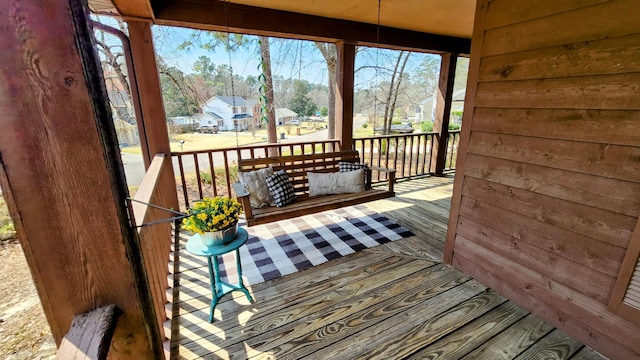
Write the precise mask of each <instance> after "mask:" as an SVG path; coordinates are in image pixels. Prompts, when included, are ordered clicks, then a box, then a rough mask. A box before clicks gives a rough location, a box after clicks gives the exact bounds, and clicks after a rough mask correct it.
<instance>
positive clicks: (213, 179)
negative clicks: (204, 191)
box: [207, 151, 218, 196]
mask: <svg viewBox="0 0 640 360" xmlns="http://www.w3.org/2000/svg"><path fill="white" fill-rule="evenodd" d="M207 154H208V155H209V171H211V187H212V189H213V196H218V186H217V185H216V168H215V166H213V153H212V152H211V151H209V152H207Z"/></svg>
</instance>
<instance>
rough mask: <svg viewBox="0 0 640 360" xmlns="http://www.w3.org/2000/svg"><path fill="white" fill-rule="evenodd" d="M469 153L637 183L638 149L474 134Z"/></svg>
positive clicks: (638, 177)
mask: <svg viewBox="0 0 640 360" xmlns="http://www.w3.org/2000/svg"><path fill="white" fill-rule="evenodd" d="M469 153H473V154H477V155H483V156H487V157H494V158H499V159H505V160H512V161H517V162H520V163H526V164H534V165H540V166H546V167H552V168H556V169H562V170H566V171H573V172H578V173H583V174H592V175H597V176H600V177H603V178H612V179H617V180H625V181H631V182H635V183H640V146H617V145H611V144H596V143H587V142H578V141H566V140H555V139H545V138H533V137H530V136H514V135H506V134H493V133H484V132H479V131H474V132H473V134H472V135H471V145H470V146H469Z"/></svg>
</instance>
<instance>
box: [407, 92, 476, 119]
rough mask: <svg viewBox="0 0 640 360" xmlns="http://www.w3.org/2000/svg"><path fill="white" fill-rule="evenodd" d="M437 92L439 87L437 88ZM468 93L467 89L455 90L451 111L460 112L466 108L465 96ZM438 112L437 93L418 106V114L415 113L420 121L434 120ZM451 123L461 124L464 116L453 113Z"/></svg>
mask: <svg viewBox="0 0 640 360" xmlns="http://www.w3.org/2000/svg"><path fill="white" fill-rule="evenodd" d="M436 93H437V89H436ZM465 94H466V89H465V88H462V89H458V90H454V92H453V96H452V99H451V112H454V111H456V112H458V111H462V110H463V109H464V98H465ZM435 113H436V94H435V93H434V95H433V96H430V97H428V98H426V99H425V100H424V101H422V102H421V103H420V104H419V105H418V106H417V107H416V114H415V115H414V117H415V119H416V122H418V123H420V122H423V121H430V122H433V119H434V118H435ZM451 123H452V124H456V125H460V124H462V116H460V115H452V116H451Z"/></svg>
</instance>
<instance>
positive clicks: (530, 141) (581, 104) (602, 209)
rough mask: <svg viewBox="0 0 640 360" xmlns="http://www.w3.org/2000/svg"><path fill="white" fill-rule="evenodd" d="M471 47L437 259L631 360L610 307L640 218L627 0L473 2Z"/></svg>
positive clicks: (635, 352)
mask: <svg viewBox="0 0 640 360" xmlns="http://www.w3.org/2000/svg"><path fill="white" fill-rule="evenodd" d="M471 49H472V50H471V64H470V68H469V82H468V85H467V94H468V96H467V99H468V101H467V103H466V104H465V112H464V118H463V129H462V132H461V133H462V138H461V143H460V152H459V154H458V162H457V164H456V168H457V169H456V181H455V183H454V195H453V198H452V207H451V214H450V219H449V229H448V231H447V244H446V246H445V256H444V257H445V260H446V261H451V262H452V263H453V264H454V265H456V266H458V267H460V268H461V269H463V270H464V271H465V272H467V273H468V274H469V275H471V276H473V277H474V278H476V279H478V280H480V281H481V282H483V283H484V284H485V285H488V286H491V287H493V288H494V289H495V290H497V291H499V292H501V293H502V294H503V295H505V296H507V297H509V298H511V299H512V300H515V301H516V302H518V303H519V304H521V305H523V306H525V307H526V308H528V309H529V310H531V311H532V312H533V313H535V314H536V315H538V316H541V317H542V318H544V319H545V320H547V321H549V322H551V323H553V324H554V325H555V326H557V327H559V328H561V329H562V330H564V331H566V332H568V333H569V334H571V335H572V336H574V337H576V338H578V339H579V340H580V341H583V342H584V343H586V344H588V345H590V346H592V347H594V348H595V349H597V350H598V351H600V352H602V353H603V354H605V355H607V356H609V357H611V358H616V359H618V358H619V359H631V358H640V343H638V341H637V334H638V333H640V326H638V324H633V323H631V322H629V321H628V320H627V317H625V315H623V313H622V312H619V313H618V312H616V309H615V308H614V307H611V299H612V296H619V294H620V293H621V292H620V290H619V288H620V287H621V285H620V284H621V281H620V277H621V275H620V274H621V272H626V273H628V269H627V268H628V266H626V265H625V266H626V267H625V268H623V261H624V259H625V257H627V258H628V257H629V256H628V251H629V250H628V249H629V247H630V243H631V238H632V236H633V234H634V229H635V227H636V224H637V222H638V217H639V215H640V126H638V124H640V101H639V100H638V94H640V8H638V4H637V1H631V0H612V1H599V0H592V1H573V0H569V1H562V2H556V1H551V0H542V1H539V2H531V1H525V0H513V1H512V0H494V1H490V0H489V1H487V0H479V1H478V7H477V14H476V26H475V28H474V34H473V38H472V44H471ZM614 334H615V335H614Z"/></svg>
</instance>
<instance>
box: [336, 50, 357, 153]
mask: <svg viewBox="0 0 640 360" xmlns="http://www.w3.org/2000/svg"><path fill="white" fill-rule="evenodd" d="M336 46H337V48H338V49H337V50H338V51H337V56H336V61H337V69H336V138H337V139H338V140H340V145H341V149H342V150H351V149H352V148H353V73H354V66H355V57H356V47H355V45H353V44H348V43H345V42H339V43H337V44H336Z"/></svg>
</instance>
